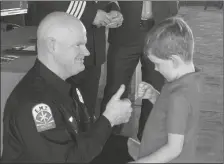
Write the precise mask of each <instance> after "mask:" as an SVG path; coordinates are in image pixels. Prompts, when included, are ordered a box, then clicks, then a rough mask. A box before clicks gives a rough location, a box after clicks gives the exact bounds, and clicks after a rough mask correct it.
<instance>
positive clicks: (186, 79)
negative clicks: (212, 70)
mask: <svg viewBox="0 0 224 164" xmlns="http://www.w3.org/2000/svg"><path fill="white" fill-rule="evenodd" d="M200 79H201V70H200V69H199V68H198V67H195V72H192V73H188V74H186V75H183V76H182V77H180V78H179V79H176V80H174V81H172V82H167V85H169V88H170V89H171V90H172V89H174V88H176V87H177V86H179V85H184V86H191V85H193V86H194V85H195V84H197V83H200Z"/></svg>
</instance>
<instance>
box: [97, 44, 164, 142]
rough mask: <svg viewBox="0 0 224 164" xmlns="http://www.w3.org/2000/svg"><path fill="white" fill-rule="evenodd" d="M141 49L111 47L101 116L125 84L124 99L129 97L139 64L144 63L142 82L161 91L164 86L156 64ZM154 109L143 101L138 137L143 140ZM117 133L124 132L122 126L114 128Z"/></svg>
mask: <svg viewBox="0 0 224 164" xmlns="http://www.w3.org/2000/svg"><path fill="white" fill-rule="evenodd" d="M141 51H142V49H140V48H139V47H118V46H113V45H110V47H109V50H108V60H107V82H106V86H105V89H104V98H103V101H102V103H101V114H102V113H103V111H104V110H105V107H106V104H107V102H108V101H109V100H110V98H111V97H112V96H113V94H114V93H116V91H117V90H118V89H119V87H120V85H121V84H125V86H126V91H125V92H124V94H123V95H122V98H127V97H128V90H127V88H128V86H129V84H130V81H131V78H132V75H133V73H134V71H135V68H136V66H137V64H138V62H139V59H140V60H141V63H142V80H143V81H146V82H148V83H150V84H152V85H153V86H154V87H155V88H156V89H158V90H159V91H160V89H161V87H162V86H163V82H164V79H163V77H162V75H161V74H160V73H158V72H156V71H155V70H154V64H153V63H152V62H151V61H150V60H149V59H148V58H147V57H145V56H143V54H142V52H141ZM151 109H152V104H151V103H150V102H149V101H148V100H143V101H142V109H141V116H140V120H139V131H138V137H139V139H140V140H141V136H142V132H143V129H144V126H145V122H146V120H147V118H148V116H149V113H150V111H151ZM114 129H115V130H114V132H115V133H119V132H120V131H121V130H122V126H117V127H116V128H114Z"/></svg>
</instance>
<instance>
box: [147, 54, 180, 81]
mask: <svg viewBox="0 0 224 164" xmlns="http://www.w3.org/2000/svg"><path fill="white" fill-rule="evenodd" d="M148 58H149V60H150V61H151V62H153V63H154V64H155V70H156V71H158V72H159V73H161V74H162V75H163V76H164V78H165V79H166V80H167V81H168V82H171V81H173V80H174V79H175V72H176V70H175V68H174V65H173V62H172V60H163V59H160V58H158V57H156V56H154V55H152V54H150V55H148Z"/></svg>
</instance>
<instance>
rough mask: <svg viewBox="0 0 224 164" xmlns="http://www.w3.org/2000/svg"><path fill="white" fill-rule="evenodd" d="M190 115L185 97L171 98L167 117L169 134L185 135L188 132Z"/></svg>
mask: <svg viewBox="0 0 224 164" xmlns="http://www.w3.org/2000/svg"><path fill="white" fill-rule="evenodd" d="M188 113H189V105H188V103H187V101H186V99H185V98H184V97H183V96H177V95H176V96H174V95H172V97H171V98H170V104H169V108H168V116H167V130H168V133H173V134H184V132H185V130H186V125H187V120H188Z"/></svg>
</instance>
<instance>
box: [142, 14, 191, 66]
mask: <svg viewBox="0 0 224 164" xmlns="http://www.w3.org/2000/svg"><path fill="white" fill-rule="evenodd" d="M144 53H145V54H146V55H149V53H150V54H153V55H155V56H156V57H158V58H160V59H163V60H164V59H169V58H170V57H171V56H172V55H178V56H180V57H181V59H183V61H184V62H190V61H192V60H193V53H194V37H193V33H192V30H191V28H190V27H189V26H188V25H187V23H186V22H185V21H184V20H183V19H182V18H180V17H171V18H168V19H166V20H164V21H162V22H161V23H159V24H158V25H156V26H155V27H154V28H153V29H152V30H151V31H150V32H149V33H148V34H147V36H146V42H145V47H144Z"/></svg>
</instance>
